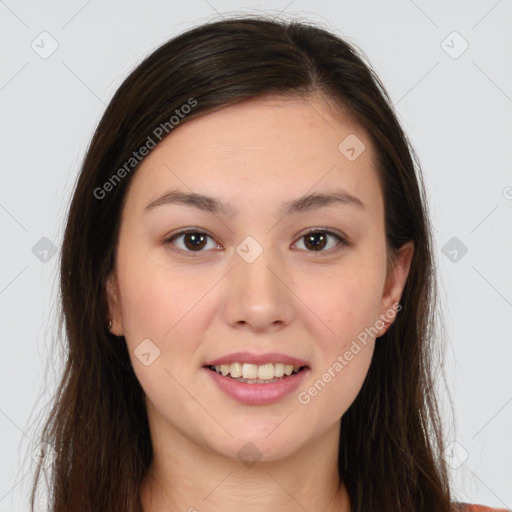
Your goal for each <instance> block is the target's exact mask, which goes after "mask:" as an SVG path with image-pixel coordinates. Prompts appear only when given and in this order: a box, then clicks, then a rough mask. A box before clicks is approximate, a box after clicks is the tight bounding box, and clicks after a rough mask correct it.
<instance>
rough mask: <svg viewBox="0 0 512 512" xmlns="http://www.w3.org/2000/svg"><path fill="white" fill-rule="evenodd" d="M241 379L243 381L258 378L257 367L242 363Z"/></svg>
mask: <svg viewBox="0 0 512 512" xmlns="http://www.w3.org/2000/svg"><path fill="white" fill-rule="evenodd" d="M242 377H243V378H244V379H257V378H258V365H257V364H248V363H244V364H243V366H242Z"/></svg>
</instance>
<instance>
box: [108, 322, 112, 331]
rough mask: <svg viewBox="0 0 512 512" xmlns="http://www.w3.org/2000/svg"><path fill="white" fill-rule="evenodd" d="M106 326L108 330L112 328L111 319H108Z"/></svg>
mask: <svg viewBox="0 0 512 512" xmlns="http://www.w3.org/2000/svg"><path fill="white" fill-rule="evenodd" d="M108 328H109V330H110V329H112V320H109V321H108Z"/></svg>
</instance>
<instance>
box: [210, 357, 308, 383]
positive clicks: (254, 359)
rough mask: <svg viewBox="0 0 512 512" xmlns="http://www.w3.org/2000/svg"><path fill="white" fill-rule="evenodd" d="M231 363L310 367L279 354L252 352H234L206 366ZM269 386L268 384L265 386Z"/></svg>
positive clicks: (295, 359)
mask: <svg viewBox="0 0 512 512" xmlns="http://www.w3.org/2000/svg"><path fill="white" fill-rule="evenodd" d="M231 363H249V364H258V365H259V364H268V363H282V364H292V365H293V366H308V363H307V362H306V361H303V360H302V359H297V358H296V357H291V356H287V355H286V354H280V353H278V352H266V353H265V354H253V353H251V352H233V353H232V354H228V355H226V356H223V357H219V358H218V359H215V360H213V361H209V362H207V363H205V364H204V366H218V365H221V364H231ZM265 385H266V386H268V384H265Z"/></svg>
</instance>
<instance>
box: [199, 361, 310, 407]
mask: <svg viewBox="0 0 512 512" xmlns="http://www.w3.org/2000/svg"><path fill="white" fill-rule="evenodd" d="M203 370H204V371H205V372H207V373H208V374H209V375H210V377H211V378H212V379H213V381H214V382H215V384H217V386H219V388H220V389H221V391H224V393H226V395H228V396H229V397H231V398H233V399H235V400H237V401H238V402H241V403H242V404H247V405H269V404H273V403H275V402H278V401H279V400H281V399H282V398H283V397H285V396H287V395H289V394H290V393H292V392H293V391H295V390H296V389H297V388H298V387H299V385H300V383H301V382H302V381H303V379H304V378H305V376H306V374H307V373H308V372H309V368H305V369H304V370H302V371H300V372H298V373H295V374H292V375H290V376H289V377H284V378H283V379H282V380H280V381H278V382H271V383H269V384H248V383H247V382H238V381H237V380H234V379H232V378H231V377H224V375H220V374H219V373H217V372H214V371H213V370H210V369H209V368H206V367H203Z"/></svg>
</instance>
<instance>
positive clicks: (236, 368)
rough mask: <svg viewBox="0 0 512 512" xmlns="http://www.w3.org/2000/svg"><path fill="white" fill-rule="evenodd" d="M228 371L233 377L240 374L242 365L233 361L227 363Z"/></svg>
mask: <svg viewBox="0 0 512 512" xmlns="http://www.w3.org/2000/svg"><path fill="white" fill-rule="evenodd" d="M229 373H230V375H231V377H234V378H235V379H236V378H238V377H241V376H242V365H241V363H233V364H230V365H229Z"/></svg>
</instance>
